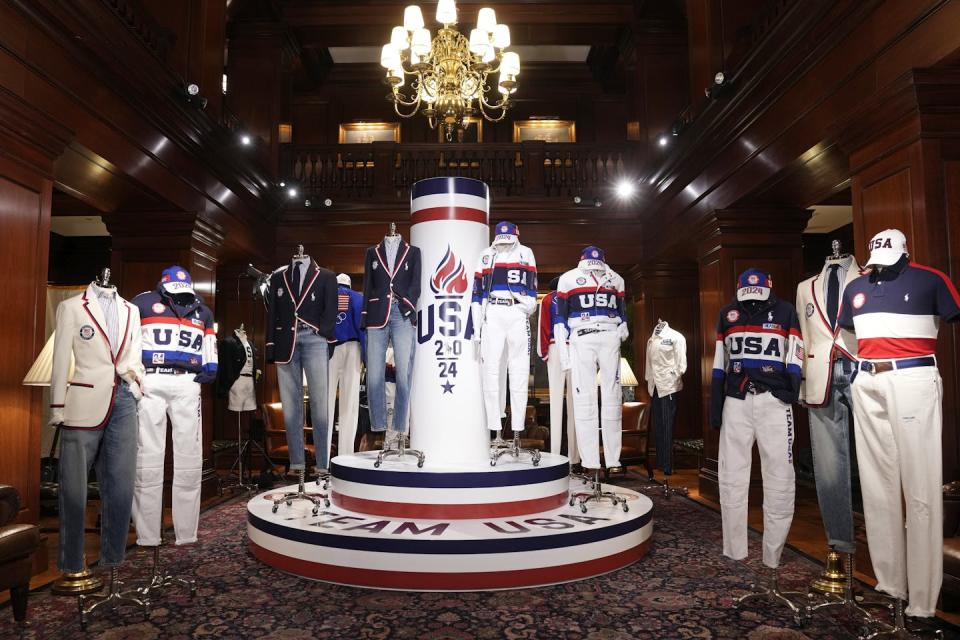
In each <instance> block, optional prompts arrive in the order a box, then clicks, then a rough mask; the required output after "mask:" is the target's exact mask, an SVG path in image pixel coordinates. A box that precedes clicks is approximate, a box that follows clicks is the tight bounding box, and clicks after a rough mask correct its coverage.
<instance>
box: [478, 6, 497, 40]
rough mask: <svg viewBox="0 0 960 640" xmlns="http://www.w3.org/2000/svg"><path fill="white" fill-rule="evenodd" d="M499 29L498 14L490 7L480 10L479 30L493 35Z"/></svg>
mask: <svg viewBox="0 0 960 640" xmlns="http://www.w3.org/2000/svg"><path fill="white" fill-rule="evenodd" d="M496 27H497V12H496V11H494V10H493V9H491V8H490V7H484V8H483V9H480V12H479V13H478V14H477V29H480V31H482V32H483V33H488V34H489V33H493V30H494V29H496Z"/></svg>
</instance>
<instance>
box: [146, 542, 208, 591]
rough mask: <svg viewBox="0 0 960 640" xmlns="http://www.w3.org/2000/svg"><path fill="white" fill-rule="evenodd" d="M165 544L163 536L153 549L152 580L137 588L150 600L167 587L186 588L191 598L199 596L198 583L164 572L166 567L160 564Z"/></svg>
mask: <svg viewBox="0 0 960 640" xmlns="http://www.w3.org/2000/svg"><path fill="white" fill-rule="evenodd" d="M162 544H163V540H162V536H161V541H160V544H158V545H155V546H154V547H153V568H152V569H151V570H150V579H149V580H148V581H146V583H145V584H143V585H142V586H140V587H137V589H136V590H137V592H139V593H140V594H141V595H142V596H143V597H144V598H149V597H150V594H151V593H152V592H154V591H162V590H164V589H166V588H167V587H184V588H185V589H187V590H188V591H189V592H190V597H191V598H193V597H196V595H197V581H196V580H189V579H187V578H181V577H179V576H175V575H172V574H170V573H166V572H164V567H163V566H162V565H161V564H160V547H161V546H162Z"/></svg>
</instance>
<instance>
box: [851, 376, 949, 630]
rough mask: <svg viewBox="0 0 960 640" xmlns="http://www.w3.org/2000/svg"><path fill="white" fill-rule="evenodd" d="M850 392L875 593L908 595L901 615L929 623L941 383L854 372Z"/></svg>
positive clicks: (935, 574)
mask: <svg viewBox="0 0 960 640" xmlns="http://www.w3.org/2000/svg"><path fill="white" fill-rule="evenodd" d="M851 389H852V390H853V416H854V430H855V433H856V438H857V440H856V442H857V463H858V466H859V470H860V489H861V491H862V492H863V517H864V520H866V525H867V545H868V546H869V547H870V559H871V561H872V562H873V571H874V573H875V574H876V575H877V590H878V591H883V592H884V593H888V594H890V595H892V596H894V597H895V598H902V599H907V596H908V595H909V600H910V604H909V606H908V607H907V610H906V612H907V615H911V616H932V615H933V614H934V610H935V609H936V604H937V596H938V595H939V593H940V583H941V582H942V581H943V494H942V491H943V489H942V485H943V460H942V457H941V456H942V451H943V445H942V444H941V435H942V431H943V407H942V403H943V381H942V380H941V379H940V373H939V372H938V371H937V368H936V367H914V368H912V369H897V370H894V371H887V372H885V373H877V374H871V373H868V372H866V371H860V372H858V373H857V377H856V379H854V381H853V385H852V386H851ZM901 496H902V500H901ZM901 503H905V504H906V507H907V512H906V518H904V513H903V507H902V505H901ZM904 524H906V528H904Z"/></svg>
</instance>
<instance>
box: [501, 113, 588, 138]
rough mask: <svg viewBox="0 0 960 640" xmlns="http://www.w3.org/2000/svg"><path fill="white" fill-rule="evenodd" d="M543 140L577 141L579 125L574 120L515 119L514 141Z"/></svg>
mask: <svg viewBox="0 0 960 640" xmlns="http://www.w3.org/2000/svg"><path fill="white" fill-rule="evenodd" d="M527 140H542V141H544V142H576V141H577V125H576V123H575V122H574V121H573V120H555V119H548V118H543V119H533V120H515V121H514V123H513V141H514V142H524V141H527Z"/></svg>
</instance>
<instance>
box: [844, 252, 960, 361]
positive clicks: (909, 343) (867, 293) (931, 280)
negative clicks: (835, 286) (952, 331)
mask: <svg viewBox="0 0 960 640" xmlns="http://www.w3.org/2000/svg"><path fill="white" fill-rule="evenodd" d="M941 319H942V320H946V321H948V322H950V321H956V320H958V319H960V295H958V294H957V289H956V287H954V286H953V283H952V282H950V279H949V278H947V276H946V275H945V274H944V273H942V272H940V271H937V270H936V269H933V268H930V267H924V266H921V265H918V264H914V263H911V262H909V260H908V258H907V256H906V255H904V256H903V257H902V258H901V259H900V260H899V261H898V262H896V263H895V264H893V265H890V266H889V267H885V268H883V269H882V270H880V269H873V270H872V271H871V272H870V273H868V274H866V275H863V276H860V277H859V278H857V279H856V280H854V281H853V282H851V283H850V284H848V285H847V288H846V289H844V291H843V301H842V303H841V305H840V317H839V319H838V320H837V323H838V324H839V325H840V326H841V327H844V328H847V329H853V330H854V331H855V332H856V334H857V350H858V356H859V357H860V358H861V359H863V360H895V359H900V358H919V357H924V356H930V355H933V354H934V352H936V350H937V333H938V330H939V325H940V320H941Z"/></svg>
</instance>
